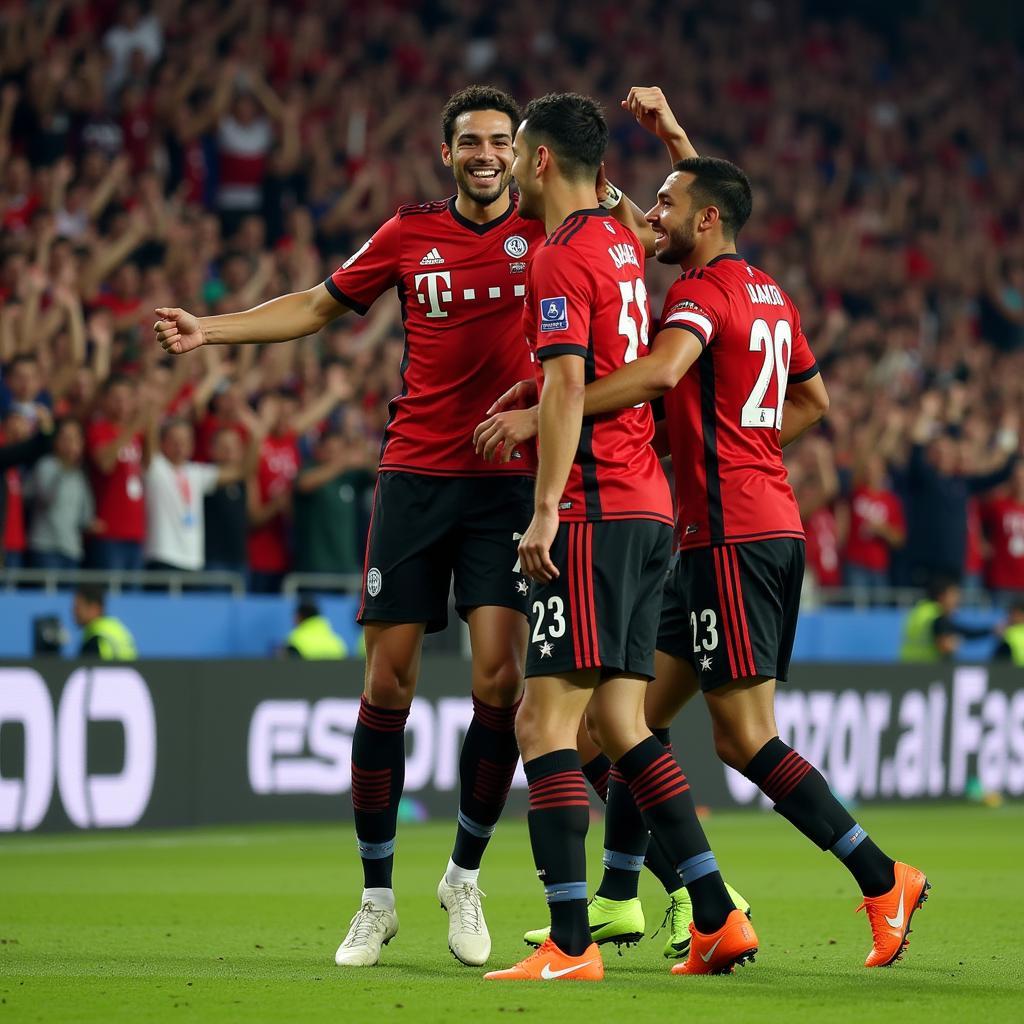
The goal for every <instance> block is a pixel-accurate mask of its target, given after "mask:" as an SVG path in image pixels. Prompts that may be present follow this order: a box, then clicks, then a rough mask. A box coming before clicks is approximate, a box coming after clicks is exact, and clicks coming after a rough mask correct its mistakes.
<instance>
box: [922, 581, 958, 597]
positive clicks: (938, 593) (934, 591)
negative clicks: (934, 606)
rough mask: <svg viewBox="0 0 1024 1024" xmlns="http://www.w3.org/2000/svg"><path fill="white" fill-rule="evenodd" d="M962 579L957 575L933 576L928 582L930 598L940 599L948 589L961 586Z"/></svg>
mask: <svg viewBox="0 0 1024 1024" xmlns="http://www.w3.org/2000/svg"><path fill="white" fill-rule="evenodd" d="M959 586H960V580H959V578H958V577H956V576H952V575H937V576H933V577H932V579H931V580H929V582H928V600H930V601H940V600H941V599H942V596H943V595H944V594H945V593H946V591H947V590H950V589H951V588H953V587H959Z"/></svg>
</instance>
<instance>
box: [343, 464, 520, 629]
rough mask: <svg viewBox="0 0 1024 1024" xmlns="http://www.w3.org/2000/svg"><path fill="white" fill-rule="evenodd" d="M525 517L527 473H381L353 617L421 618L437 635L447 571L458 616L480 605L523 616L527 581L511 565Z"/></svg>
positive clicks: (444, 619)
mask: <svg viewBox="0 0 1024 1024" xmlns="http://www.w3.org/2000/svg"><path fill="white" fill-rule="evenodd" d="M532 516H533V478H532V477H525V476H511V475H510V476H477V477H456V476H449V477H437V476H427V475H425V474H419V473H400V472H394V471H388V472H384V473H381V474H380V476H379V477H378V479H377V489H376V490H375V491H374V495H373V514H372V516H371V518H370V535H369V537H368V538H367V540H366V567H365V570H364V573H363V599H362V603H361V604H360V606H359V614H358V615H357V616H356V620H357V621H358V622H359V623H361V624H365V623H367V622H425V623H426V626H427V632H428V633H437V632H439V631H440V630H442V629H444V628H445V626H447V625H448V595H449V593H450V592H451V586H452V577H453V576H454V577H455V607H456V609H457V611H458V613H459V615H460V616H462V618H465V617H466V614H467V613H468V612H469V611H470V610H471V609H472V608H478V607H480V606H483V605H497V606H499V607H503V608H514V609H515V610H516V611H518V612H522V614H523V615H526V613H527V611H526V610H527V603H526V594H527V590H528V587H527V583H528V580H527V578H526V577H525V576H523V575H521V574H519V573H516V572H514V571H513V570H514V568H515V565H516V561H517V559H518V557H519V554H518V547H519V540H518V538H519V536H520V535H521V534H522V533H524V532H525V530H526V528H527V526H529V525H530V519H531V518H532Z"/></svg>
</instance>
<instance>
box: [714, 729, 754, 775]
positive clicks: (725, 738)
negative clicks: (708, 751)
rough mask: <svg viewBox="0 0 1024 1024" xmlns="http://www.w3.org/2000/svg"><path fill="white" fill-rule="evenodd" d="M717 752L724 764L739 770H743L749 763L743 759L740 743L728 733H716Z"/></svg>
mask: <svg viewBox="0 0 1024 1024" xmlns="http://www.w3.org/2000/svg"><path fill="white" fill-rule="evenodd" d="M715 753H716V754H718V759H719V760H720V761H721V762H722V763H723V764H727V765H728V766H729V767H730V768H735V769H736V770H737V771H742V770H743V769H744V768H746V766H747V764H748V763H749V762H747V761H742V755H741V753H740V747H739V744H737V743H736V741H735V739H734V738H733V737H732V736H730V735H729V734H728V733H721V732H716V733H715ZM741 761H742V763H741Z"/></svg>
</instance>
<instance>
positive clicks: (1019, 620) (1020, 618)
mask: <svg viewBox="0 0 1024 1024" xmlns="http://www.w3.org/2000/svg"><path fill="white" fill-rule="evenodd" d="M993 658H995V660H996V661H1009V662H1011V663H1012V664H1014V665H1017V666H1019V667H1020V668H1024V601H1018V602H1016V603H1015V604H1014V605H1013V607H1012V608H1011V609H1010V618H1009V620H1008V621H1007V623H1006V627H1005V628H1004V629H1003V639H1002V641H1001V642H1000V644H999V646H998V647H996V650H995V654H993Z"/></svg>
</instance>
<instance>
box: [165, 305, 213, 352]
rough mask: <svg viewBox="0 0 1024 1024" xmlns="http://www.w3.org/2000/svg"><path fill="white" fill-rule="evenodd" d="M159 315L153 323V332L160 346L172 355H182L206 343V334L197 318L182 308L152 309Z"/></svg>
mask: <svg viewBox="0 0 1024 1024" xmlns="http://www.w3.org/2000/svg"><path fill="white" fill-rule="evenodd" d="M154 312H155V313H156V315H157V316H158V317H160V319H159V320H157V322H156V323H155V324H153V333H154V334H155V335H156V340H157V341H159V342H160V347H161V348H162V349H163V350H164V351H165V352H170V353H171V355H172V356H183V355H184V354H185V353H186V352H192V351H193V350H195V349H197V348H199V347H200V346H202V345H205V344H206V335H205V334H203V328H202V327H201V326H200V325H199V318H198V317H195V316H193V315H192V314H191V313H189V312H187V311H186V310H184V309H178V308H176V307H175V308H173V309H171V308H168V307H166V306H162V307H161V308H160V309H156V310H154Z"/></svg>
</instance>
